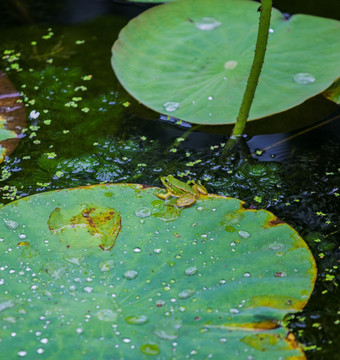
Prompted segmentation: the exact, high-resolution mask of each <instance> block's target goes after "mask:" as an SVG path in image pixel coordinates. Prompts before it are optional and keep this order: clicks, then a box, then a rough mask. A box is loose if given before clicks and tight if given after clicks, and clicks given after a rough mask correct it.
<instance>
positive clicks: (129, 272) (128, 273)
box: [124, 270, 138, 280]
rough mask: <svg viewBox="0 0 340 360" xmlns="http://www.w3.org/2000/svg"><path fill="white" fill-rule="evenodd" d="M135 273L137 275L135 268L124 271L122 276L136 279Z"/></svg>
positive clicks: (127, 278)
mask: <svg viewBox="0 0 340 360" xmlns="http://www.w3.org/2000/svg"><path fill="white" fill-rule="evenodd" d="M137 275H138V272H137V271H135V270H127V271H125V273H124V277H125V279H126V280H133V279H136V277H137Z"/></svg>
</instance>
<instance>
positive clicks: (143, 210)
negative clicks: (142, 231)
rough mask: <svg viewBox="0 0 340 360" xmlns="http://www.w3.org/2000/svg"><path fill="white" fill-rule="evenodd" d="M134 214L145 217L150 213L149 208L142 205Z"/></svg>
mask: <svg viewBox="0 0 340 360" xmlns="http://www.w3.org/2000/svg"><path fill="white" fill-rule="evenodd" d="M135 214H136V215H137V216H138V217H141V218H145V217H148V216H150V215H151V210H150V209H149V208H147V207H142V208H140V209H138V210H136V211H135Z"/></svg>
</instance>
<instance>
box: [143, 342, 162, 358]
mask: <svg viewBox="0 0 340 360" xmlns="http://www.w3.org/2000/svg"><path fill="white" fill-rule="evenodd" d="M140 351H141V352H142V353H143V354H145V355H158V354H159V353H160V352H161V351H160V350H159V347H158V346H157V345H156V344H143V345H142V346H141V347H140Z"/></svg>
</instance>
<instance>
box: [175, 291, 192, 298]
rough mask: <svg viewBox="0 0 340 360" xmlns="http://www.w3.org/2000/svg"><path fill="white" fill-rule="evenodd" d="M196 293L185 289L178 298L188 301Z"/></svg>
mask: <svg viewBox="0 0 340 360" xmlns="http://www.w3.org/2000/svg"><path fill="white" fill-rule="evenodd" d="M194 293H195V291H194V289H185V290H182V291H181V292H180V293H179V294H178V297H179V298H180V299H188V298H189V297H190V296H192V295H194Z"/></svg>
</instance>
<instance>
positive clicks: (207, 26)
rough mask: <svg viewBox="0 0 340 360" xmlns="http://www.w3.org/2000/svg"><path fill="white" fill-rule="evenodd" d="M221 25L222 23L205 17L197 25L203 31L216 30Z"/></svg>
mask: <svg viewBox="0 0 340 360" xmlns="http://www.w3.org/2000/svg"><path fill="white" fill-rule="evenodd" d="M221 25H222V23H221V22H220V21H218V20H217V19H215V18H213V17H203V18H202V19H200V20H198V21H196V23H195V26H196V27H197V29H199V30H203V31H209V30H214V29H216V28H218V27H219V26H221Z"/></svg>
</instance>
